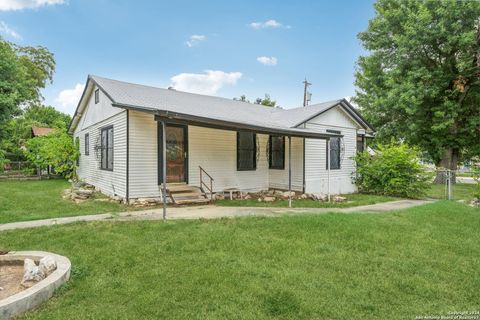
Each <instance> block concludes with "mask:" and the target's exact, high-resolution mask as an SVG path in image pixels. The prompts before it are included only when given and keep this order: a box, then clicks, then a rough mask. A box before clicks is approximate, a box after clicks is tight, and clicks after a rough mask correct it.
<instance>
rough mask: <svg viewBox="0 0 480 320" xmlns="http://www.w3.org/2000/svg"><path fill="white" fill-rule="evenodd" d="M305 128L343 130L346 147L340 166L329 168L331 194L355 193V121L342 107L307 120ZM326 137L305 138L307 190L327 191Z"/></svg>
mask: <svg viewBox="0 0 480 320" xmlns="http://www.w3.org/2000/svg"><path fill="white" fill-rule="evenodd" d="M306 128H307V129H310V130H314V131H316V132H327V130H335V131H340V132H341V134H342V135H343V138H342V144H343V148H344V152H343V158H342V159H341V164H340V169H338V170H330V192H331V194H341V193H352V192H355V191H356V187H355V185H354V184H353V183H352V174H353V173H354V172H355V162H354V161H353V159H352V157H353V156H354V155H355V152H356V139H357V127H356V124H355V123H354V122H353V121H352V120H351V119H350V118H349V116H348V115H347V114H345V113H344V112H343V111H342V110H341V109H340V108H339V107H337V108H333V109H331V110H329V111H327V112H326V113H324V114H322V115H320V116H318V117H316V118H314V119H312V120H310V121H308V122H307V123H306ZM326 151H327V145H326V140H317V139H305V192H309V193H312V192H318V193H327V192H328V173H327V169H326V168H327V159H326Z"/></svg>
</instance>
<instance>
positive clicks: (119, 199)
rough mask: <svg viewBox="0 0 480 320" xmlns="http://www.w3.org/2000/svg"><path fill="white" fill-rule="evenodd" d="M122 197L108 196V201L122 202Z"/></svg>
mask: <svg viewBox="0 0 480 320" xmlns="http://www.w3.org/2000/svg"><path fill="white" fill-rule="evenodd" d="M122 200H123V199H122V197H120V196H113V197H110V201H112V202H117V203H121V202H122Z"/></svg>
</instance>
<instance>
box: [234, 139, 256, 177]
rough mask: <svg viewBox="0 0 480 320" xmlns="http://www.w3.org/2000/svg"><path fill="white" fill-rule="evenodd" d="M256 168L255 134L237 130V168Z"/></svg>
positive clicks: (241, 169) (244, 169)
mask: <svg viewBox="0 0 480 320" xmlns="http://www.w3.org/2000/svg"><path fill="white" fill-rule="evenodd" d="M256 168H257V135H256V134H255V133H253V132H242V131H239V132H237V170H238V171H246V170H255V169H256Z"/></svg>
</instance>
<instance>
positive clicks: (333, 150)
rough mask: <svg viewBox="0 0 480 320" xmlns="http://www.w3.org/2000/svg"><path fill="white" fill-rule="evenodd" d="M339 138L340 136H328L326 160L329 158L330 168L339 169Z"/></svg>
mask: <svg viewBox="0 0 480 320" xmlns="http://www.w3.org/2000/svg"><path fill="white" fill-rule="evenodd" d="M340 139H341V138H330V155H327V161H328V160H330V169H331V170H336V169H340V148H341V146H340V143H341V140H340ZM327 169H328V164H327Z"/></svg>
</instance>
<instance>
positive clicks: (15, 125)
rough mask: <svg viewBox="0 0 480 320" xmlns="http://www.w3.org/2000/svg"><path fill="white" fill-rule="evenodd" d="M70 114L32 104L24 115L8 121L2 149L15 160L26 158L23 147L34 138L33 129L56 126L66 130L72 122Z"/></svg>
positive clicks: (0, 140)
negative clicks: (34, 127)
mask: <svg viewBox="0 0 480 320" xmlns="http://www.w3.org/2000/svg"><path fill="white" fill-rule="evenodd" d="M70 119H71V118H70V116H69V115H68V114H65V113H62V112H60V111H58V110H56V109H55V108H53V107H51V106H43V105H38V104H34V105H30V106H28V107H27V108H25V109H24V110H23V113H22V115H20V116H17V117H14V118H12V119H11V120H10V121H8V122H6V123H5V124H4V125H3V126H1V129H2V131H3V135H4V138H3V139H0V149H3V150H4V154H5V155H6V156H7V157H8V158H9V159H10V160H14V161H23V160H25V154H24V152H23V148H24V147H25V143H26V141H27V140H29V139H31V138H32V134H31V129H32V127H33V126H36V127H48V128H55V129H57V130H58V131H63V132H66V130H67V127H68V124H69V123H70Z"/></svg>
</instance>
